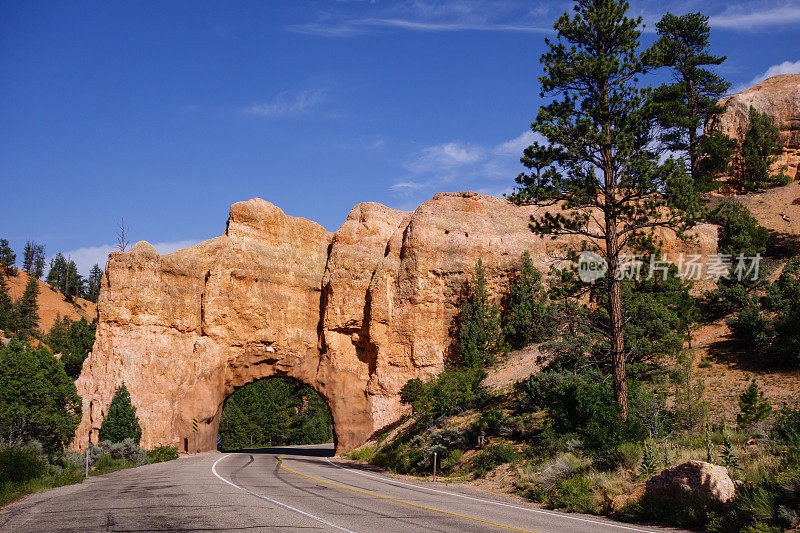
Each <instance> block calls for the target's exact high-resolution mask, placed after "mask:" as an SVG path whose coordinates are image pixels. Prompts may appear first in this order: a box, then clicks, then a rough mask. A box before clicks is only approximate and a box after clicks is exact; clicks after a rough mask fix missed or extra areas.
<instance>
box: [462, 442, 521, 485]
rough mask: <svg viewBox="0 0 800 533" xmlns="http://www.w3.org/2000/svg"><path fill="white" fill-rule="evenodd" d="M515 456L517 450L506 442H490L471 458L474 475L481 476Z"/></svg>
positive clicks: (508, 461)
mask: <svg viewBox="0 0 800 533" xmlns="http://www.w3.org/2000/svg"><path fill="white" fill-rule="evenodd" d="M516 458H517V451H516V450H515V449H514V448H512V447H511V446H509V445H507V444H492V445H491V446H487V447H486V448H485V449H484V450H483V451H481V452H480V453H478V454H477V455H476V456H475V457H474V458H473V459H472V465H473V467H474V468H475V475H476V476H478V477H483V476H485V475H486V474H487V473H489V472H491V471H492V470H494V469H495V468H497V467H498V466H500V465H502V464H506V463H510V462H512V461H514V460H515V459H516Z"/></svg>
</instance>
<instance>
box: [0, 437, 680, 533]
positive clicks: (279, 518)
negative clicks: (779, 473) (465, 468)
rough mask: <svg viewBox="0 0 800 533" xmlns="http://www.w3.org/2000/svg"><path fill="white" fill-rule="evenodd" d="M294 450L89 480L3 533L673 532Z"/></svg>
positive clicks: (2, 517)
mask: <svg viewBox="0 0 800 533" xmlns="http://www.w3.org/2000/svg"><path fill="white" fill-rule="evenodd" d="M331 455H332V449H331V448H330V447H327V446H323V447H319V446H317V447H295V448H271V449H259V450H249V451H243V452H240V453H231V454H220V453H205V454H201V455H198V456H196V457H188V458H182V459H179V460H177V461H171V462H168V463H160V464H154V465H147V466H143V467H140V468H134V469H130V470H123V471H120V472H115V473H113V474H107V475H104V476H97V477H92V478H90V479H89V480H88V481H86V482H84V483H83V484H81V485H72V486H68V487H61V488H58V489H54V490H51V491H48V492H44V493H40V494H35V495H33V496H29V497H28V498H25V499H23V500H21V501H20V502H17V503H14V504H12V505H10V506H7V507H5V508H3V509H2V510H0V531H9V532H12V531H13V532H15V533H23V532H28V531H35V532H39V531H48V532H49V531H81V532H84V531H126V532H134V531H137V532H138V531H301V530H303V531H305V530H308V531H346V532H359V533H361V532H379V533H392V532H404V533H405V532H409V531H458V532H462V531H463V532H472V531H533V532H536V533H574V532H584V531H586V532H597V533H633V532H645V531H669V530H666V529H658V528H648V527H643V526H634V525H629V524H620V523H615V522H611V521H609V520H604V519H601V518H597V517H591V516H584V515H576V514H564V513H558V512H553V511H546V510H542V509H537V508H535V507H533V506H528V505H525V504H518V503H512V502H510V501H504V500H502V499H499V498H491V497H487V496H486V495H483V494H480V493H478V492H476V491H473V490H470V489H469V488H468V487H459V486H454V485H453V484H450V485H444V484H442V483H426V482H416V481H415V482H408V481H403V480H398V479H394V478H391V477H388V476H385V475H383V474H380V473H378V472H375V471H373V470H370V469H364V468H354V467H353V466H352V465H349V464H344V463H337V461H336V460H335V459H331V458H330V456H331Z"/></svg>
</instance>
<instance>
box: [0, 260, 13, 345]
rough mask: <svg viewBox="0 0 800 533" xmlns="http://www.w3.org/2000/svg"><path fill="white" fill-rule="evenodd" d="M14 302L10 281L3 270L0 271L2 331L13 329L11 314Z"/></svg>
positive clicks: (0, 322)
mask: <svg viewBox="0 0 800 533" xmlns="http://www.w3.org/2000/svg"><path fill="white" fill-rule="evenodd" d="M12 310H13V304H12V302H11V295H9V293H8V282H7V281H6V277H5V275H4V274H3V272H1V271H0V332H2V331H5V330H10V329H12V327H11V326H12V324H11V315H12Z"/></svg>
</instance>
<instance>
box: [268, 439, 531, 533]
mask: <svg viewBox="0 0 800 533" xmlns="http://www.w3.org/2000/svg"><path fill="white" fill-rule="evenodd" d="M283 457H284V456H283V455H281V456H279V457H278V458H277V459H275V463H276V464H277V465H278V467H279V468H280V469H281V470H284V471H286V472H289V473H291V474H294V475H296V476H300V477H304V478H306V479H310V480H311V481H316V482H317V483H322V484H323V485H328V486H330V487H336V488H338V489H344V490H349V491H350V492H355V493H357V494H363V495H365V496H371V497H373V498H380V499H381V500H387V501H390V502H395V503H400V504H402V505H408V506H409V507H416V508H417V509H424V510H426V511H433V512H434V513H440V514H443V515H448V516H452V517H455V518H461V519H463V520H470V521H472V522H478V523H480V524H486V525H487V526H492V527H497V528H500V529H505V530H508V531H518V532H520V533H535V532H533V531H530V530H528V529H520V528H518V527H514V526H507V525H505V524H498V523H497V522H492V521H490V520H483V519H482V518H475V517H474V516H467V515H463V514H458V513H451V512H450V511H445V510H443V509H436V508H435V507H427V506H425V505H420V504H418V503H412V502H407V501H405V500H398V499H397V498H390V497H389V496H383V495H381V494H375V493H374V492H368V491H366V490H361V489H354V488H353V487H347V486H345V485H340V484H339V483H333V482H332V481H326V480H324V479H319V478H316V477H314V476H309V475H308V474H302V473H300V472H298V471H296V470H292V469H291V468H289V467H287V466H285V465H284V464H283Z"/></svg>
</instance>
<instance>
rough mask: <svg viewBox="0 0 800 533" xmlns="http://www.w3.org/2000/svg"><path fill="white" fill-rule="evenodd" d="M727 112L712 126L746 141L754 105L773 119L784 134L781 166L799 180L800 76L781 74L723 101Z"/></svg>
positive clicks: (722, 103) (779, 163) (721, 102)
mask: <svg viewBox="0 0 800 533" xmlns="http://www.w3.org/2000/svg"><path fill="white" fill-rule="evenodd" d="M720 104H721V105H724V106H725V113H723V114H722V115H720V116H719V117H717V118H716V119H715V121H714V122H713V123H712V124H711V125H710V127H711V128H712V129H714V130H717V131H720V132H722V133H724V134H726V135H728V136H729V137H732V138H735V139H742V138H743V137H744V135H745V133H746V132H747V130H748V128H749V127H750V106H752V107H754V108H755V109H756V110H758V111H760V112H762V113H767V114H768V115H770V116H771V117H772V119H773V120H774V122H775V125H776V126H777V127H778V129H779V130H780V132H781V140H782V141H783V145H784V151H783V154H781V157H780V159H779V161H778V163H777V164H778V165H780V166H783V165H785V166H786V167H787V170H786V173H787V174H788V175H789V176H790V177H792V178H794V179H796V178H798V171H799V169H800V74H781V75H780V76H773V77H771V78H768V79H766V80H764V81H762V82H761V83H759V84H758V85H755V86H753V87H751V88H749V89H747V90H745V91H742V92H740V93H738V94H735V95H733V96H729V97H728V98H725V99H723V100H721V101H720Z"/></svg>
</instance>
